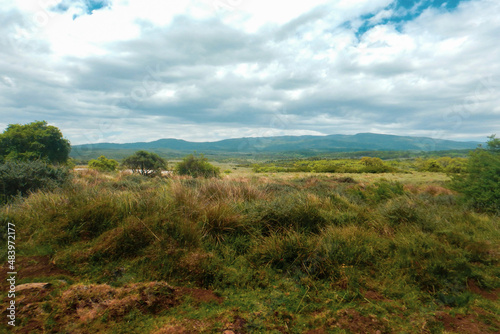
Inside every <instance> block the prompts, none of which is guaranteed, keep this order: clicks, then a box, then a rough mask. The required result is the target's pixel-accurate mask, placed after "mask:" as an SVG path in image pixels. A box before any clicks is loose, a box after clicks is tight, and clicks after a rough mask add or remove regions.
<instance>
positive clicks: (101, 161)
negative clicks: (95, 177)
mask: <svg viewBox="0 0 500 334" xmlns="http://www.w3.org/2000/svg"><path fill="white" fill-rule="evenodd" d="M118 165H119V164H118V161H116V160H114V159H107V158H106V157H105V156H104V155H101V156H100V157H99V158H97V159H96V160H90V161H89V168H90V169H95V170H98V171H100V172H113V171H115V170H116V168H117V167H118Z"/></svg>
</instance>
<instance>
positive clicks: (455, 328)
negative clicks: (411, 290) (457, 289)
mask: <svg viewBox="0 0 500 334" xmlns="http://www.w3.org/2000/svg"><path fill="white" fill-rule="evenodd" d="M436 320H437V321H439V322H441V323H442V324H443V326H444V329H445V330H446V331H450V332H453V333H467V334H484V333H498V325H500V324H498V323H497V324H496V325H497V326H495V328H493V327H492V326H491V325H487V324H485V323H483V322H481V320H480V319H478V316H477V315H473V314H467V315H462V314H457V315H455V316H452V315H450V314H448V313H446V312H438V313H437V314H436Z"/></svg>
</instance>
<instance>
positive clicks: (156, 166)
mask: <svg viewBox="0 0 500 334" xmlns="http://www.w3.org/2000/svg"><path fill="white" fill-rule="evenodd" d="M122 164H123V166H125V167H128V168H130V169H131V170H132V172H133V173H139V174H141V175H144V176H151V177H154V176H161V172H162V171H163V170H166V169H167V162H166V161H165V160H164V159H163V158H161V157H160V156H159V155H158V154H156V153H152V152H147V151H137V152H135V154H134V155H131V156H129V157H127V158H126V159H125V160H123V163H122Z"/></svg>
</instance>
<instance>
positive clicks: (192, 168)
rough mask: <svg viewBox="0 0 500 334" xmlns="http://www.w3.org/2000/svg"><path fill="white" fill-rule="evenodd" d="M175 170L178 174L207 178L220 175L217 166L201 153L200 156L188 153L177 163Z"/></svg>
mask: <svg viewBox="0 0 500 334" xmlns="http://www.w3.org/2000/svg"><path fill="white" fill-rule="evenodd" d="M175 171H176V172H177V174H179V175H190V176H192V177H199V176H202V177H205V178H209V177H218V176H219V175H220V169H219V167H215V166H214V165H212V164H210V163H209V162H208V159H207V158H205V157H204V156H203V154H202V155H201V156H200V157H196V156H195V155H194V154H190V155H188V156H187V157H185V158H184V159H183V160H182V161H181V162H179V163H178V164H177V166H176V167H175Z"/></svg>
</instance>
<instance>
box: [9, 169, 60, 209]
mask: <svg viewBox="0 0 500 334" xmlns="http://www.w3.org/2000/svg"><path fill="white" fill-rule="evenodd" d="M68 178H69V171H68V170H67V169H64V168H57V167H53V166H50V165H47V164H46V163H43V162H40V161H32V162H15V161H8V162H6V163H4V164H2V165H0V201H5V200H7V199H9V198H11V197H13V196H16V195H21V196H25V195H27V194H29V193H30V192H33V191H36V190H38V189H47V190H50V189H54V188H56V187H59V186H61V185H62V184H64V183H65V182H66V181H67V180H68Z"/></svg>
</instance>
